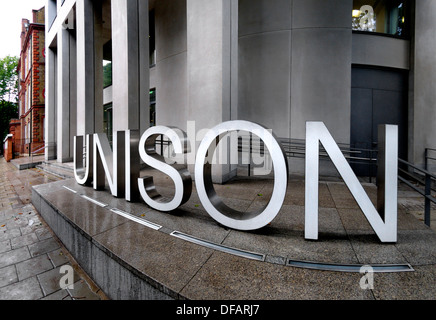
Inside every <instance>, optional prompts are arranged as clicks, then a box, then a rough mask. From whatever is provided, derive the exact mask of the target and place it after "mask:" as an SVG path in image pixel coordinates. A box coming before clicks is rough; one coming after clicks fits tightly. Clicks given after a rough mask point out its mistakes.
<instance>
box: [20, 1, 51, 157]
mask: <svg viewBox="0 0 436 320" xmlns="http://www.w3.org/2000/svg"><path fill="white" fill-rule="evenodd" d="M32 19H33V20H32V22H30V21H29V20H28V19H23V20H22V32H21V54H20V59H19V62H18V75H19V87H18V104H19V109H18V110H19V111H18V113H19V120H20V124H19V126H17V124H16V122H15V123H14V127H15V137H16V138H15V153H18V154H30V153H35V152H36V153H38V152H39V153H41V154H42V153H44V145H45V141H44V118H45V8H41V9H39V10H33V18H32ZM18 131H19V134H18Z"/></svg>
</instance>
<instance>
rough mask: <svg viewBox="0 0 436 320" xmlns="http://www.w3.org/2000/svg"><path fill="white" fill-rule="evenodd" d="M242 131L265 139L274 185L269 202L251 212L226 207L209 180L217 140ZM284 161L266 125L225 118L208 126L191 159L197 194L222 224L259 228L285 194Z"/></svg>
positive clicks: (272, 215)
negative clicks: (271, 163)
mask: <svg viewBox="0 0 436 320" xmlns="http://www.w3.org/2000/svg"><path fill="white" fill-rule="evenodd" d="M238 130H241V131H246V132H249V133H252V134H255V135H257V136H258V137H259V138H260V139H262V140H263V142H264V143H265V147H266V148H268V151H269V153H270V154H271V158H272V161H273V166H274V189H273V193H272V196H271V199H270V201H269V203H268V204H267V205H266V206H265V207H264V208H262V209H260V210H256V211H253V212H240V211H237V210H235V209H233V208H230V207H228V206H227V205H226V204H224V202H223V201H222V200H221V198H220V197H219V196H218V195H217V194H216V192H215V189H214V186H213V183H212V177H211V175H212V158H213V154H214V151H215V147H216V146H217V145H218V143H219V141H220V140H221V139H222V138H223V137H224V136H225V135H226V134H228V133H230V132H232V131H238ZM288 171H289V170H288V162H287V161H286V156H285V153H284V151H283V148H282V147H281V145H280V144H279V143H278V142H277V139H276V138H275V137H274V135H273V134H272V133H271V132H270V131H268V130H267V129H266V128H264V127H262V126H260V125H258V124H255V123H252V122H248V121H241V120H238V121H228V122H224V123H222V124H219V125H217V126H216V127H215V128H213V129H211V130H210V131H209V132H208V133H207V134H206V136H205V137H204V139H203V141H202V142H201V144H200V147H199V149H198V153H197V160H196V162H195V181H196V187H197V192H198V197H199V198H200V201H201V203H202V204H203V206H204V208H205V209H206V211H207V212H208V213H209V215H210V216H211V217H212V218H214V219H215V220H216V221H218V222H219V223H221V224H222V225H224V226H227V227H229V228H233V229H237V230H255V229H260V228H262V227H264V226H266V225H267V224H268V223H270V222H271V221H272V220H273V219H274V218H275V217H276V215H277V214H278V213H279V211H280V208H281V207H282V205H283V201H284V199H285V196H286V188H287V182H288Z"/></svg>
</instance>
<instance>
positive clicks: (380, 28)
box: [352, 0, 410, 37]
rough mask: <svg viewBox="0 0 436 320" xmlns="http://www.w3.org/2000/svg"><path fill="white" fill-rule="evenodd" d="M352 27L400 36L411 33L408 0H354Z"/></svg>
mask: <svg viewBox="0 0 436 320" xmlns="http://www.w3.org/2000/svg"><path fill="white" fill-rule="evenodd" d="M352 21H353V22H352V28H353V30H356V31H366V32H377V33H382V34H389V35H393V36H398V37H407V36H408V35H409V26H410V16H409V1H407V0H354V1H353V13H352Z"/></svg>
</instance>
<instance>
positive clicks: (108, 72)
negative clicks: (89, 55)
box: [103, 60, 112, 88]
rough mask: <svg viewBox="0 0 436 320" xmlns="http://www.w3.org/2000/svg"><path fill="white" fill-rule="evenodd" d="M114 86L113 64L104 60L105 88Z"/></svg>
mask: <svg viewBox="0 0 436 320" xmlns="http://www.w3.org/2000/svg"><path fill="white" fill-rule="evenodd" d="M111 85H112V62H111V61H108V60H103V88H106V87H109V86H111Z"/></svg>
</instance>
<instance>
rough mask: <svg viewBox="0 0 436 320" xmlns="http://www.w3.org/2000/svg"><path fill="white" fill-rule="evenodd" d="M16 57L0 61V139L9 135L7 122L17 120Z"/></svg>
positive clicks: (8, 57)
mask: <svg viewBox="0 0 436 320" xmlns="http://www.w3.org/2000/svg"><path fill="white" fill-rule="evenodd" d="M17 65H18V57H11V56H7V57H5V58H3V59H0V139H1V142H3V139H4V138H5V137H6V135H7V134H8V133H9V122H10V120H11V119H13V118H18V105H17V96H18V74H17Z"/></svg>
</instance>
